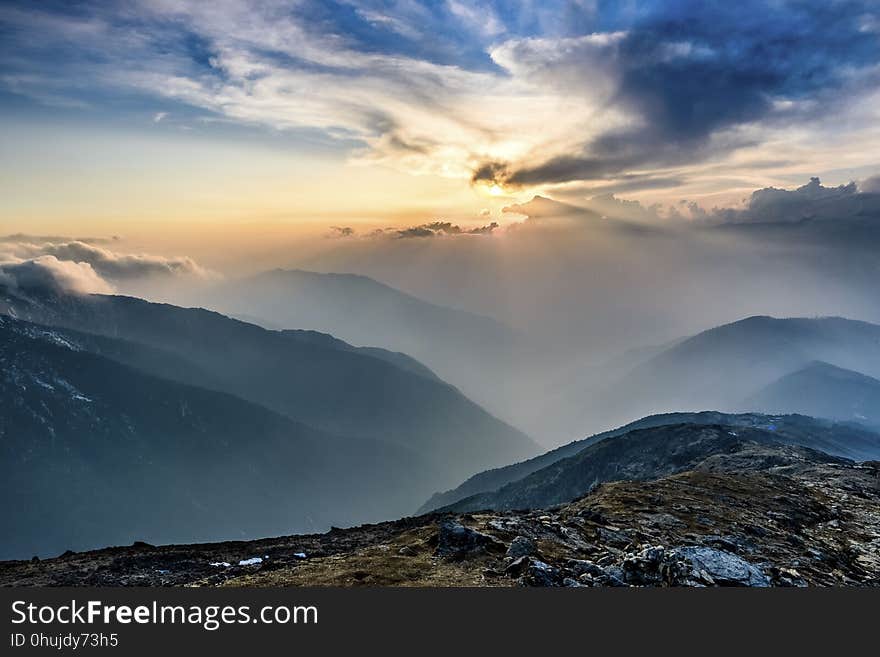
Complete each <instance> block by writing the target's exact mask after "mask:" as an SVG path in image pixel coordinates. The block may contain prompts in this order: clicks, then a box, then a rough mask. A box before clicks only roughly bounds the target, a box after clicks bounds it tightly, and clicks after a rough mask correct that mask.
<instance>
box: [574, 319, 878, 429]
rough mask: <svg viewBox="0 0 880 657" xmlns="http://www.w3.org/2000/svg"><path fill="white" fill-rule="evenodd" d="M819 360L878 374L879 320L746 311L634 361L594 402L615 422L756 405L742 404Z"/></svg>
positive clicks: (595, 406)
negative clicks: (787, 316)
mask: <svg viewBox="0 0 880 657" xmlns="http://www.w3.org/2000/svg"><path fill="white" fill-rule="evenodd" d="M816 360H821V361H825V362H828V363H831V364H833V365H836V366H838V367H843V368H847V369H853V370H858V371H860V372H864V373H865V374H868V375H872V376H873V375H880V326H877V325H875V324H870V323H867V322H860V321H854V320H848V319H843V318H839V317H830V318H821V319H808V318H793V319H775V318H773V317H750V318H748V319H744V320H741V321H738V322H734V323H732V324H726V325H724V326H719V327H717V328H714V329H710V330H708V331H704V332H702V333H700V334H698V335H695V336H693V337H691V338H688V339H686V340H683V341H681V342H678V343H677V344H675V345H674V346H673V347H671V348H669V349H667V350H665V351H663V352H662V353H660V354H657V355H655V356H653V357H652V358H650V359H648V360H647V361H645V362H643V363H641V364H639V365H637V366H636V367H635V368H633V369H632V370H631V371H630V372H629V373H628V374H627V375H625V376H623V377H622V378H621V379H620V380H619V381H617V382H615V383H614V384H613V385H612V386H611V387H610V388H608V389H606V390H604V391H601V392H600V393H599V394H598V395H597V397H596V399H594V400H593V402H594V406H593V407H591V408H594V409H595V410H596V411H597V412H602V413H605V414H606V416H607V417H608V419H609V420H610V421H613V422H619V421H626V419H628V418H631V417H633V414H635V415H637V416H638V415H646V414H651V413H659V412H667V411H679V410H682V411H689V410H693V411H698V410H703V409H707V408H712V409H718V410H722V411H738V410H753V409H749V408H746V409H743V408H742V407H741V405H740V402H741V401H742V400H744V399H747V398H748V397H750V396H751V395H753V394H755V393H756V392H757V391H759V390H761V389H762V388H764V387H765V386H767V385H769V384H771V383H773V382H774V381H776V380H777V379H779V378H780V377H783V376H785V375H787V374H790V373H792V372H795V371H797V370H800V369H802V368H804V367H806V366H807V365H809V364H810V363H812V362H813V361H816ZM803 410H804V411H807V410H809V409H803ZM808 414H810V415H817V414H818V413H815V412H810V413H808Z"/></svg>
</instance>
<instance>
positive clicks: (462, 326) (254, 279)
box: [198, 269, 526, 408]
mask: <svg viewBox="0 0 880 657" xmlns="http://www.w3.org/2000/svg"><path fill="white" fill-rule="evenodd" d="M198 301H199V303H200V304H201V305H204V306H206V307H209V308H212V309H215V310H218V311H220V312H223V313H225V314H228V315H231V316H235V317H241V318H243V319H246V320H247V321H249V322H252V323H256V324H259V325H261V326H264V327H266V328H299V329H313V330H316V331H319V332H324V333H330V334H332V335H334V336H335V337H337V338H340V339H342V340H345V341H346V342H349V343H352V344H356V345H370V346H374V347H382V348H385V349H391V350H394V351H401V352H404V353H406V354H409V355H410V356H412V357H414V358H416V359H417V360H419V361H420V362H423V363H425V364H426V365H427V366H429V367H430V368H431V369H432V370H433V371H435V372H437V373H438V375H439V376H440V377H441V378H442V379H444V380H447V381H452V382H454V383H455V385H457V386H459V387H460V388H461V389H462V390H463V391H464V392H465V394H467V395H468V397H470V398H472V399H475V400H477V401H478V402H479V403H481V404H484V405H487V404H488V405H489V407H490V408H493V407H500V406H503V404H502V403H501V401H500V399H499V397H498V395H496V394H494V392H495V390H496V389H497V387H498V386H497V385H496V386H488V385H487V382H488V381H489V380H491V379H492V376H493V375H489V376H487V372H491V373H496V374H500V373H501V372H503V371H507V370H509V369H511V367H512V366H513V365H515V364H516V363H518V362H519V361H520V360H521V359H522V358H523V357H524V356H525V354H524V351H525V350H526V344H525V341H524V340H523V339H522V336H520V335H518V334H517V333H516V332H515V331H514V330H512V329H511V328H510V327H508V326H506V325H504V324H502V323H501V322H499V321H497V320H495V319H491V318H489V317H486V316H483V315H478V314H475V313H471V312H466V311H463V310H458V309H454V308H448V307H445V306H440V305H437V304H433V303H429V302H427V301H424V300H423V299H420V298H418V297H415V296H412V295H410V294H406V293H404V292H401V291H400V290H397V289H395V288H392V287H390V286H388V285H385V284H384V283H380V282H379V281H376V280H374V279H372V278H369V277H367V276H361V275H356V274H340V273H319V272H312V271H303V270H299V269H275V270H272V271H267V272H263V273H260V274H257V275H254V276H250V277H247V278H241V279H237V280H227V281H224V282H223V283H222V284H218V285H217V286H216V287H215V288H213V289H209V290H207V291H202V292H201V293H200V294H199V295H198ZM497 378H502V377H500V376H499V377H496V379H497Z"/></svg>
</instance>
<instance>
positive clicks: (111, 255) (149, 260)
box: [3, 235, 214, 281]
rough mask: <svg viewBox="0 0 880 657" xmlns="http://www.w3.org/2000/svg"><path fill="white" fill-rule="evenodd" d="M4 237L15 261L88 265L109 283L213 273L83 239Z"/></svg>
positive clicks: (181, 260) (181, 259)
mask: <svg viewBox="0 0 880 657" xmlns="http://www.w3.org/2000/svg"><path fill="white" fill-rule="evenodd" d="M15 237H16V236H10V237H9V238H3V242H4V246H5V249H6V250H7V251H8V252H9V253H10V254H12V255H13V256H15V257H17V258H22V259H25V258H38V257H40V256H52V257H54V258H56V259H57V260H59V261H69V262H74V263H80V264H87V265H88V266H89V267H90V268H91V269H92V270H93V271H94V272H95V273H96V274H97V275H99V276H101V277H104V278H106V279H109V280H115V281H126V280H132V279H139V278H148V277H154V276H159V277H169V276H188V277H193V278H200V279H204V278H211V277H213V276H214V274H213V272H210V271H209V270H207V269H205V268H203V267H201V266H200V265H199V264H198V263H197V262H195V261H194V260H193V259H192V258H189V257H186V256H178V257H167V256H160V255H152V254H143V253H139V254H131V253H119V252H117V251H113V250H110V249H108V248H106V247H105V246H99V244H104V242H97V243H96V242H95V241H91V242H85V241H82V240H65V239H64V238H61V239H58V240H55V239H51V240H50V239H49V238H39V237H37V238H36V239H33V240H32V239H30V238H29V237H28V236H24V235H22V236H17V237H18V239H12V238H15Z"/></svg>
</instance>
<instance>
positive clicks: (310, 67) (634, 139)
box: [0, 0, 880, 194]
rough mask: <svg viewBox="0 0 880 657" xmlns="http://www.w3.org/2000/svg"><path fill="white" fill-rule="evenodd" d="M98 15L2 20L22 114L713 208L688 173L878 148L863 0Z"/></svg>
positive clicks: (373, 3) (6, 13)
mask: <svg viewBox="0 0 880 657" xmlns="http://www.w3.org/2000/svg"><path fill="white" fill-rule="evenodd" d="M92 9H93V10H92V11H89V12H62V11H55V10H53V9H52V5H33V6H27V5H23V6H21V7H9V8H5V9H2V14H0V18H2V19H3V20H4V21H5V22H6V23H7V24H9V25H11V26H13V29H10V30H9V34H8V35H7V36H8V37H9V38H8V39H6V40H5V43H4V45H3V46H0V48H2V51H0V56H3V55H5V58H4V61H5V62H6V63H7V65H8V66H7V69H8V73H7V74H6V75H5V76H3V77H2V78H0V85H2V86H3V87H4V88H6V89H7V90H8V91H12V92H13V93H17V94H21V95H26V96H30V97H31V98H34V99H39V98H40V97H47V96H49V95H51V96H52V97H58V96H65V95H66V96H68V97H69V98H70V99H71V100H72V101H82V102H87V103H88V102H94V101H96V100H98V101H100V100H102V99H103V98H104V97H105V96H106V95H107V94H108V93H109V94H112V95H113V96H114V97H118V96H124V95H127V97H130V98H133V99H139V100H140V102H142V103H144V105H143V106H144V107H146V108H147V111H149V112H153V111H154V110H153V108H155V105H156V102H157V99H158V100H159V101H161V102H162V103H163V105H162V106H163V107H166V106H167V107H169V110H168V111H172V112H174V113H175V115H176V114H177V111H178V110H177V109H176V107H180V108H181V111H184V110H185V111H188V112H189V113H190V114H192V112H193V111H195V112H199V113H203V114H204V113H208V114H210V115H211V116H212V117H214V118H218V117H219V118H222V119H224V120H225V121H232V122H236V123H239V124H244V125H248V126H270V127H272V128H274V129H279V130H285V131H289V132H290V133H291V134H293V135H303V136H305V138H308V139H309V140H314V139H315V135H320V136H321V138H323V139H324V140H326V142H327V143H329V144H330V145H331V147H333V148H338V149H340V150H344V151H346V152H347V153H348V155H349V160H350V161H351V162H353V163H358V164H376V163H379V164H382V165H385V166H390V167H394V168H396V169H398V170H401V171H406V172H410V173H413V174H416V175H422V174H432V175H439V176H445V177H453V178H460V179H462V180H472V181H473V182H474V183H477V184H480V185H482V184H488V185H492V184H498V185H500V186H501V187H503V188H504V189H511V190H512V189H517V188H528V189H533V190H534V191H539V188H543V187H545V186H548V185H558V184H570V183H573V182H578V181H580V182H586V183H589V184H590V186H593V187H596V186H601V185H606V186H607V188H605V189H600V190H594V192H593V193H594V194H595V193H610V192H618V193H619V192H622V191H625V187H626V186H628V188H629V189H630V190H636V189H650V188H651V185H652V184H654V185H655V188H658V187H657V186H659V185H660V184H661V183H662V184H665V185H668V186H670V187H675V186H676V185H677V184H685V183H687V184H688V185H689V186H690V187H700V188H701V189H705V190H711V189H713V188H716V187H718V186H719V185H724V184H726V182H725V180H724V179H723V176H722V175H721V174H718V173H710V172H708V171H706V170H695V167H697V165H699V164H701V163H705V162H707V161H708V162H711V163H712V164H713V165H714V164H730V163H732V162H733V161H734V160H735V159H736V158H737V156H738V155H739V154H750V155H751V156H752V159H753V160H755V161H757V160H759V159H761V158H764V159H766V157H767V156H768V155H772V154H776V153H778V152H780V150H781V149H785V152H788V153H791V155H792V157H791V158H790V159H792V160H793V161H795V162H798V163H799V164H798V166H801V167H803V169H804V170H809V171H825V170H829V169H833V168H835V166H836V165H835V163H834V161H835V160H836V159H839V158H838V157H837V156H838V155H840V154H841V153H843V154H845V156H846V158H847V166H850V167H852V168H854V169H855V168H858V167H866V166H869V165H874V164H876V163H875V162H869V161H867V159H868V158H869V157H870V153H874V152H877V150H878V148H880V133H878V132H877V131H876V130H875V129H873V128H872V126H874V125H876V124H877V122H878V119H880V114H878V110H877V107H878V102H877V100H878V97H877V90H878V86H880V85H878V79H877V78H878V76H880V70H878V69H877V67H876V62H877V61H878V60H880V41H878V39H877V33H876V32H877V31H876V29H875V28H876V25H877V23H878V16H877V11H876V4H875V3H873V2H871V1H870V0H863V1H857V0H839V1H838V2H833V3H808V2H775V3H766V2H760V1H758V0H744V1H743V2H739V3H736V4H729V3H728V4H725V3H715V2H712V3H683V2H646V3H639V6H638V7H637V8H634V7H629V6H628V5H627V6H626V7H618V6H617V4H616V3H596V2H573V1H572V0H558V1H554V0H549V1H548V2H541V3H534V2H523V3H503V2H493V1H491V0H483V1H482V2H478V3H474V2H470V3H465V2H459V1H457V0H455V1H453V0H449V1H448V2H427V1H424V2H419V1H417V0H408V1H407V2H394V3H388V2H384V1H382V0H346V1H345V2H340V3H324V2H317V1H316V0H302V1H301V2H297V3H282V2H274V1H271V0H267V1H266V2H260V3H252V2H244V1H243V0H228V1H227V2H224V3H221V4H220V5H213V4H206V3H199V2H173V3H172V2H166V1H164V0H157V1H156V2H151V3H140V4H137V5H130V4H126V5H125V6H124V8H120V7H119V6H117V5H114V4H112V3H111V4H105V5H97V6H95V7H93V8H92ZM37 36H39V38H37ZM145 98H146V99H147V100H144V99H145ZM133 104H136V103H133ZM140 111H143V110H140ZM160 115H164V112H160V113H158V114H154V115H153V116H154V117H155V118H158V117H159V116H160ZM141 116H142V114H141ZM750 171H751V173H752V175H753V177H754V178H755V179H756V180H757V181H758V182H757V183H756V185H760V184H771V183H772V182H773V181H772V180H768V178H767V176H766V174H765V173H763V172H761V171H760V170H759V169H752V170H750ZM789 173H790V172H789ZM628 176H637V177H640V178H627V177H628ZM652 181H653V183H652ZM740 184H743V183H742V182H740Z"/></svg>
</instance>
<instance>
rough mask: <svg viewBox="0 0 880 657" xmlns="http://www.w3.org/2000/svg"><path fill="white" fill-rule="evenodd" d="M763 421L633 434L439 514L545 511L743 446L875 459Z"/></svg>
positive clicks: (817, 431)
mask: <svg viewBox="0 0 880 657" xmlns="http://www.w3.org/2000/svg"><path fill="white" fill-rule="evenodd" d="M719 419H722V420H723V417H722V418H719ZM767 419H768V420H771V421H770V422H769V423H767V424H764V425H762V426H761V425H748V424H706V423H693V422H687V423H683V424H666V425H660V426H654V427H649V428H639V429H633V430H630V431H628V432H626V433H623V434H620V435H615V436H610V437H606V438H604V439H601V440H599V441H598V442H594V443H592V444H590V445H588V446H587V447H585V448H583V449H581V450H580V451H578V452H577V453H576V454H575V455H574V456H569V457H566V458H563V459H559V460H556V461H554V462H553V463H551V464H550V465H547V466H545V467H543V468H541V469H539V470H535V471H533V472H532V473H531V474H529V475H527V476H525V477H523V478H521V479H518V480H515V481H513V482H511V483H508V484H506V485H504V486H501V487H500V488H498V489H496V490H493V491H488V492H481V493H477V494H475V495H471V496H470V497H466V498H463V499H461V500H459V501H457V502H454V503H452V504H449V505H447V506H445V507H442V508H441V509H440V510H454V511H478V510H481V509H496V510H505V509H523V508H546V507H549V506H554V505H557V504H562V503H565V502H569V501H571V500H573V499H575V498H577V497H580V496H581V495H584V494H586V493H587V492H589V491H590V490H591V489H592V488H593V487H594V486H596V485H597V484H600V483H602V482H606V481H619V480H638V481H643V480H651V479H658V478H660V477H665V476H669V475H671V474H674V473H676V472H683V471H686V470H690V469H693V468H694V467H696V465H697V464H698V463H700V462H702V461H703V460H704V459H706V458H707V457H708V456H710V455H712V454H724V453H728V452H730V451H735V450H736V449H739V448H740V446H741V445H742V443H743V442H744V441H746V442H755V443H761V444H770V443H772V444H787V445H797V446H799V447H803V448H805V449H812V450H816V451H820V450H821V451H822V453H825V450H827V451H828V452H835V451H837V452H838V453H839V452H840V451H841V449H840V448H839V447H840V446H842V447H843V448H844V449H846V451H848V452H850V453H857V454H859V455H860V456H863V455H871V456H872V457H873V458H877V457H880V434H873V433H870V432H867V431H865V430H863V429H860V428H858V427H855V428H852V429H850V434H849V436H852V437H853V438H854V440H853V441H852V442H853V444H852V445H850V444H849V441H847V434H846V433H845V429H846V427H840V426H839V425H830V426H829V423H822V422H816V421H814V420H812V418H802V417H800V416H792V417H791V418H789V419H785V418H767ZM814 423H815V424H814ZM780 426H781V427H782V428H781V429H780ZM841 429H844V431H841ZM828 458H829V459H832V458H838V457H836V456H831V455H829V456H828Z"/></svg>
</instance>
